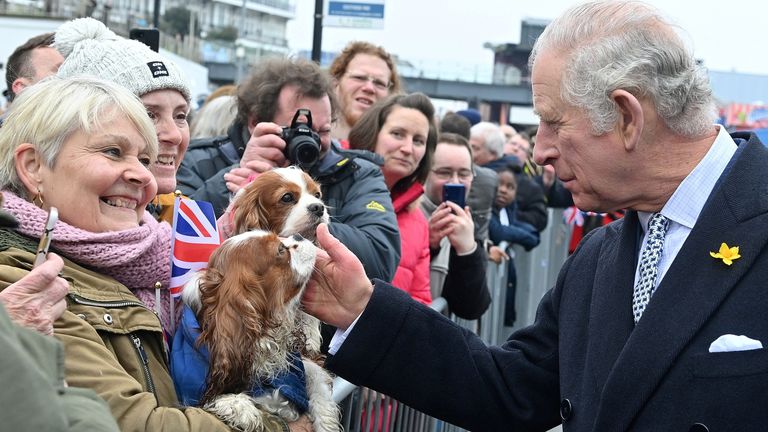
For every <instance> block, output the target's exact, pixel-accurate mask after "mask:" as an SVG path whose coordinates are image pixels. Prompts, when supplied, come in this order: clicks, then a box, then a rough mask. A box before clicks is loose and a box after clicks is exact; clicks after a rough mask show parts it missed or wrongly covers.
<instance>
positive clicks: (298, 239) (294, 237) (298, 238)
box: [293, 234, 304, 241]
mask: <svg viewBox="0 0 768 432" xmlns="http://www.w3.org/2000/svg"><path fill="white" fill-rule="evenodd" d="M293 239H294V240H296V241H302V240H304V237H302V236H301V234H294V235H293Z"/></svg>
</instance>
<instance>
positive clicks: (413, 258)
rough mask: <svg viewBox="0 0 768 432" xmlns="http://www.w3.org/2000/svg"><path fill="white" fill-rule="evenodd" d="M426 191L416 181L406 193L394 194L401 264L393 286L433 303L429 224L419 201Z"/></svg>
mask: <svg viewBox="0 0 768 432" xmlns="http://www.w3.org/2000/svg"><path fill="white" fill-rule="evenodd" d="M422 193H424V188H423V187H422V185H421V184H419V183H415V184H414V185H413V186H411V187H410V188H408V190H406V191H405V192H403V193H400V194H396V195H392V204H393V206H394V207H395V214H396V215H397V225H398V226H399V227H400V249H401V253H400V265H399V266H398V267H397V271H396V272H395V277H394V279H392V285H394V286H396V287H398V288H400V289H402V290H403V291H405V292H407V293H408V294H410V295H411V297H413V298H414V300H416V301H419V302H421V303H424V304H426V305H428V304H430V303H432V295H431V293H430V290H429V223H428V222H427V219H426V218H425V217H424V213H423V212H422V211H421V209H420V208H419V206H418V202H416V200H417V199H418V198H419V197H420V196H421V195H422Z"/></svg>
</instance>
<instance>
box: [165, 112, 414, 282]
mask: <svg viewBox="0 0 768 432" xmlns="http://www.w3.org/2000/svg"><path fill="white" fill-rule="evenodd" d="M247 142H248V131H247V129H245V128H243V127H242V126H241V125H239V124H238V123H235V124H234V125H232V127H231V128H230V129H229V131H228V135H225V136H220V137H214V138H203V139H198V140H194V141H192V142H191V143H190V145H189V150H188V151H187V154H186V155H185V156H184V160H183V161H182V162H181V167H180V168H179V171H178V173H177V175H176V178H177V183H178V188H179V189H180V190H181V192H182V193H183V194H184V195H186V196H188V197H190V198H192V199H195V200H202V201H208V202H210V203H211V204H213V208H214V210H215V211H216V217H219V216H221V214H222V213H223V212H224V210H225V209H226V208H227V205H229V200H230V193H229V190H227V186H226V184H225V182H224V174H225V173H227V172H229V171H230V170H231V169H232V168H235V167H237V166H239V163H240V157H241V156H242V154H243V152H244V151H245V145H246V143H247ZM378 165H381V159H380V158H379V157H378V156H377V155H375V154H373V153H370V152H362V151H356V150H342V149H340V148H339V147H338V145H336V144H335V143H334V144H333V145H332V146H331V150H330V151H329V152H328V153H326V155H325V156H324V157H323V159H321V160H320V162H319V163H318V164H317V165H315V166H314V167H313V168H312V170H311V171H310V172H309V174H310V175H311V176H312V177H313V178H314V179H315V180H317V181H318V182H319V183H320V184H321V187H322V193H323V201H324V202H325V204H326V205H327V206H328V212H329V214H330V216H331V224H330V230H331V234H333V235H334V236H335V237H336V238H338V239H339V240H340V241H341V242H342V243H344V245H345V246H347V247H348V248H349V249H350V250H351V251H352V252H353V253H354V254H355V255H356V256H357V257H358V258H359V259H360V261H362V263H363V266H364V267H365V271H366V273H367V274H368V276H369V277H371V278H379V279H383V280H387V281H391V280H392V277H393V276H394V274H395V269H396V268H397V264H398V263H399V262H400V234H399V231H398V227H397V219H396V217H395V212H394V210H393V207H392V200H391V198H390V196H389V190H388V189H387V186H386V184H385V183H384V176H383V175H382V174H381V169H380V168H379V166H378Z"/></svg>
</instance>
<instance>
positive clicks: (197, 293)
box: [182, 168, 341, 432]
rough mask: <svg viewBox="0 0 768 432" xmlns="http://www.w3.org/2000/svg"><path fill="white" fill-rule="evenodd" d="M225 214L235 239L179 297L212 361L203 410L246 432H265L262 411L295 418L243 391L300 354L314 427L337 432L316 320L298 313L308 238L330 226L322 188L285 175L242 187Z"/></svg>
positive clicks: (289, 410) (293, 173)
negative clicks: (320, 226)
mask: <svg viewBox="0 0 768 432" xmlns="http://www.w3.org/2000/svg"><path fill="white" fill-rule="evenodd" d="M228 212H229V213H230V216H231V219H230V220H231V221H232V226H231V230H232V232H231V234H232V235H233V236H232V237H230V238H229V239H228V240H227V241H225V242H224V243H223V244H222V245H221V246H220V247H219V248H218V249H217V250H216V252H214V254H213V255H212V256H211V258H210V260H209V263H208V268H207V270H206V271H204V272H201V273H199V274H198V276H197V278H196V279H193V280H192V281H190V282H189V283H188V284H187V285H186V286H185V288H184V292H183V294H182V299H183V301H184V303H185V304H187V305H188V306H189V307H190V308H191V309H192V311H193V312H194V313H195V315H196V317H197V319H198V323H199V325H200V329H201V332H200V336H199V339H198V340H199V342H200V344H201V345H204V346H206V347H207V349H208V351H209V353H210V362H209V369H208V377H207V383H208V387H207V388H206V390H205V393H204V395H203V400H202V404H201V405H202V406H203V408H205V409H206V410H208V411H210V412H212V413H214V414H215V415H216V416H218V417H219V418H221V419H222V420H224V421H225V422H226V423H227V424H229V425H231V426H233V427H235V428H238V429H239V430H242V431H247V432H251V431H260V430H263V426H264V425H263V422H262V418H261V413H260V410H264V411H267V412H270V413H273V414H276V415H278V416H280V417H282V418H283V419H285V420H286V421H289V422H290V421H294V420H297V419H298V418H299V415H300V414H299V412H298V410H297V409H296V407H295V406H293V405H292V404H291V403H290V402H289V401H288V400H287V399H285V398H284V397H283V396H282V395H281V394H280V393H278V392H277V391H275V392H273V393H267V394H264V395H262V396H258V397H252V396H249V395H248V394H247V393H246V391H247V390H248V389H250V386H251V383H252V382H253V381H254V380H255V379H262V380H264V379H266V380H271V379H272V378H273V377H275V376H277V375H278V374H280V373H283V372H285V371H286V370H287V369H288V368H290V367H291V364H290V362H289V360H288V355H289V353H292V352H300V353H301V355H302V363H303V365H304V370H305V379H306V391H307V396H308V398H309V411H308V415H309V418H310V420H311V421H312V423H313V429H314V430H315V431H316V432H322V431H329V432H331V431H332V432H336V431H340V430H341V426H340V424H339V409H338V406H337V405H336V404H335V403H334V402H333V398H332V389H331V382H332V379H331V377H330V375H329V374H328V372H326V371H325V370H324V369H323V368H321V367H320V366H319V365H318V364H317V363H316V362H315V361H314V360H315V359H317V358H319V355H320V331H319V322H318V321H317V320H316V319H315V318H313V317H310V316H309V315H307V314H306V313H304V312H303V311H301V310H300V299H301V296H302V294H303V291H304V288H305V287H306V284H307V282H308V281H309V278H310V276H311V275H312V272H313V270H314V262H315V256H316V252H317V248H316V246H315V245H314V244H313V243H312V242H311V241H310V240H308V239H307V238H312V239H314V237H315V228H316V227H317V225H318V224H319V223H321V222H326V223H327V222H328V213H327V211H326V210H325V205H324V204H323V203H322V201H321V200H320V188H319V186H318V185H317V184H316V183H315V182H314V181H313V180H312V179H311V178H310V177H309V176H308V175H307V174H306V173H304V172H303V171H301V170H299V169H294V168H278V169H275V170H273V171H269V172H266V173H263V174H262V175H260V176H259V177H257V178H256V180H255V181H253V182H252V183H250V184H249V185H247V186H246V187H245V188H243V189H242V190H241V191H240V192H239V193H238V194H237V195H236V196H235V198H234V199H233V202H232V204H231V205H230V208H229V209H228Z"/></svg>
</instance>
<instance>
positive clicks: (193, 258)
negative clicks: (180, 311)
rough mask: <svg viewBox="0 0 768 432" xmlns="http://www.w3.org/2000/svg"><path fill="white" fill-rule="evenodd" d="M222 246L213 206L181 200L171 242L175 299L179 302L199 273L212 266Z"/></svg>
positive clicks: (177, 208) (172, 294)
mask: <svg viewBox="0 0 768 432" xmlns="http://www.w3.org/2000/svg"><path fill="white" fill-rule="evenodd" d="M220 244H221V237H220V236H219V232H218V229H217V227H216V215H215V213H214V211H213V206H212V205H211V203H209V202H205V201H194V200H191V199H188V198H181V197H177V198H176V202H175V203H174V209H173V238H172V241H171V289H170V291H171V298H178V297H179V296H180V295H181V291H182V290H183V288H184V284H186V283H187V282H188V281H189V280H190V279H191V278H192V276H194V274H195V272H197V271H198V270H200V269H204V268H206V267H207V266H208V258H210V256H211V254H212V253H213V251H214V250H216V248H217V247H218V246H219V245H220ZM171 303H173V302H171Z"/></svg>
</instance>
